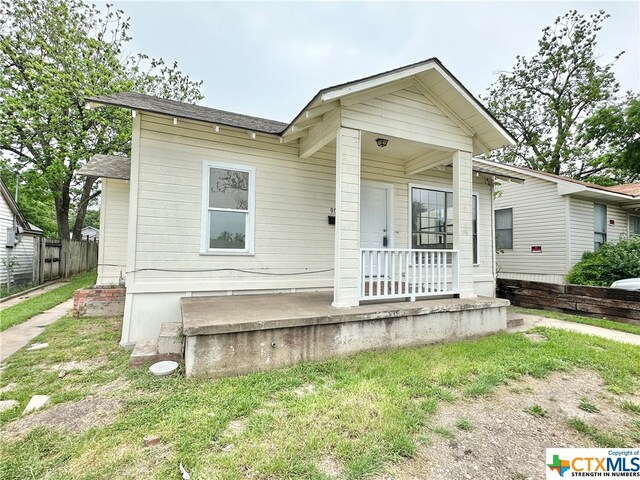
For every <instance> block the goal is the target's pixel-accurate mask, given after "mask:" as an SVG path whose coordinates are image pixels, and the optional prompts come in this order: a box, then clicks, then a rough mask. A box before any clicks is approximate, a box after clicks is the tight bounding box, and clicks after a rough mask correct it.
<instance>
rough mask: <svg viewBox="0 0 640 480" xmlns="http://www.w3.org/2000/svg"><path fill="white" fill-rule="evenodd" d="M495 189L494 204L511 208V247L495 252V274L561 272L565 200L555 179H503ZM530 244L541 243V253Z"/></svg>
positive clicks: (563, 269)
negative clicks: (559, 192) (533, 249)
mask: <svg viewBox="0 0 640 480" xmlns="http://www.w3.org/2000/svg"><path fill="white" fill-rule="evenodd" d="M497 190H498V191H499V192H500V194H499V196H498V198H496V200H495V208H496V209H502V208H513V250H505V251H501V252H499V253H498V254H497V257H496V263H497V266H498V277H502V276H504V275H508V276H509V278H523V279H524V278H532V277H531V275H551V276H555V278H558V276H561V275H565V274H566V273H567V272H566V255H567V253H566V251H567V247H566V243H567V237H566V225H565V224H566V218H567V215H566V201H565V198H564V197H561V196H559V195H558V193H557V187H556V185H555V183H552V182H547V181H545V180H540V179H537V178H533V177H528V178H527V179H526V181H525V183H524V184H513V183H506V184H503V185H500V186H498V187H497ZM572 232H573V231H572ZM592 234H593V232H592ZM532 246H541V247H542V253H531V247H532ZM519 274H521V275H522V277H520V276H519Z"/></svg>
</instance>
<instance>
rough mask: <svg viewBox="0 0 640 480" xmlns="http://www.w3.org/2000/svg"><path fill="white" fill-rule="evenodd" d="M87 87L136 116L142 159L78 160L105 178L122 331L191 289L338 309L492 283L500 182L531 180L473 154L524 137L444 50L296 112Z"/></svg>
mask: <svg viewBox="0 0 640 480" xmlns="http://www.w3.org/2000/svg"><path fill="white" fill-rule="evenodd" d="M87 102H88V104H87V106H88V107H89V108H96V107H101V106H113V107H124V108H128V109H130V110H132V113H133V117H134V119H133V136H132V151H131V160H130V161H129V160H128V159H122V158H118V157H105V156H98V157H94V158H93V159H92V160H91V162H89V163H88V165H87V166H86V167H85V168H84V169H83V171H82V172H81V173H86V174H90V175H95V176H99V177H101V178H102V181H103V184H102V200H101V217H100V229H101V235H100V239H101V241H100V250H99V252H100V254H99V257H100V258H99V268H98V284H111V283H117V282H118V279H119V277H120V276H121V275H125V276H126V287H127V292H126V307H125V319H124V324H123V332H122V344H123V345H132V344H134V343H135V342H137V341H139V340H141V339H144V338H148V337H151V336H154V335H157V334H158V331H159V329H160V325H161V324H162V323H163V322H176V321H180V318H181V298H183V297H201V296H228V295H240V294H270V293H292V292H322V291H325V292H333V293H332V296H333V301H332V302H331V301H328V302H327V307H329V303H331V305H333V307H335V312H336V313H339V312H348V311H349V309H350V308H351V307H357V306H358V305H359V304H360V303H361V302H366V301H368V300H386V301H398V300H400V301H402V300H405V299H410V300H413V299H415V298H416V297H423V296H445V297H447V296H448V297H453V296H456V297H457V296H459V297H461V298H467V299H469V298H475V297H476V296H478V295H480V296H489V297H492V296H494V291H495V271H494V252H495V248H494V244H493V238H494V236H493V225H492V219H493V213H492V212H493V206H492V203H493V182H494V180H495V179H496V178H502V179H504V180H505V181H508V180H513V181H518V180H519V178H518V176H517V175H513V174H511V173H510V172H509V171H507V170H506V169H505V168H504V167H503V166H501V165H498V164H483V165H478V164H476V163H474V161H473V160H472V156H473V155H477V154H480V153H483V152H487V151H490V150H493V149H496V148H501V147H503V146H506V145H510V144H512V143H513V142H514V140H513V138H512V137H511V135H510V134H509V133H508V132H507V131H506V130H505V129H504V127H502V126H501V125H500V123H499V122H498V121H496V120H495V118H494V117H493V116H492V115H491V114H490V113H489V112H488V111H487V110H486V109H485V107H484V106H483V105H481V104H480V102H479V101H478V100H477V99H476V98H474V97H473V96H472V95H471V94H470V93H469V92H468V90H466V89H465V87H464V86H462V84H460V82H459V81H458V80H457V79H456V78H455V77H454V76H453V75H452V74H451V73H450V72H449V71H448V70H447V69H446V68H445V67H444V66H443V65H442V64H441V63H440V62H439V61H438V60H437V59H430V60H427V61H424V62H420V63H417V64H414V65H409V66H407V67H403V68H400V69H396V70H392V71H389V72H385V73H382V74H379V75H375V76H372V77H368V78H365V79H361V80H357V81H353V82H349V83H346V84H342V85H338V86H335V87H330V88H326V89H324V90H321V91H320V92H319V93H318V94H317V95H316V96H315V97H313V98H312V99H311V101H310V102H309V103H308V104H307V106H305V107H304V108H303V110H302V111H301V112H300V114H299V115H297V116H296V118H295V119H294V120H293V121H292V122H291V123H288V124H287V123H282V122H277V121H272V120H266V119H261V118H255V117H249V116H246V115H240V114H236V113H230V112H224V111H220V110H215V109H212V108H207V107H202V106H195V105H190V104H185V103H180V102H176V101H171V100H164V99H160V98H157V97H151V96H146V95H141V94H134V93H120V94H112V95H105V96H99V97H91V98H88V99H87ZM520 181H521V180H520ZM381 278H383V279H384V281H381V280H380V279H381ZM503 307H504V305H502V307H501V308H502V315H504V308H503ZM456 308H457V307H456ZM460 308H476V307H470V306H468V305H467V306H465V307H460ZM212 310H215V309H214V308H213V307H212ZM213 313H215V312H212V314H213ZM478 315H480V314H478ZM482 318H485V317H480V316H478V317H476V319H477V322H476V323H477V324H480V323H481V322H485V321H486V319H484V320H482ZM487 318H488V317H487ZM452 322H453V320H452ZM502 322H503V323H502V324H504V322H506V320H504V319H503V320H502ZM487 324H488V323H487ZM487 328H489V327H487ZM275 345H276V343H275V342H274V343H273V345H272V346H273V347H274V348H275Z"/></svg>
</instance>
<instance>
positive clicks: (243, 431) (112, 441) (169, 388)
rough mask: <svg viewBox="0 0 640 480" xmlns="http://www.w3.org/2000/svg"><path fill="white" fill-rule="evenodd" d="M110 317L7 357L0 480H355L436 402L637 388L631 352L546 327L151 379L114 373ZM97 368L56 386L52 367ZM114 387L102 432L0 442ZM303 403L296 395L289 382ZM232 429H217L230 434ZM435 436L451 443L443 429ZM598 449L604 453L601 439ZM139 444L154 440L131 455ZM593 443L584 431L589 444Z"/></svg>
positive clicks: (374, 467) (374, 469)
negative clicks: (598, 383) (49, 411)
mask: <svg viewBox="0 0 640 480" xmlns="http://www.w3.org/2000/svg"><path fill="white" fill-rule="evenodd" d="M120 328H121V324H120V320H118V319H113V318H98V319H94V318H82V319H75V318H63V319H61V320H59V321H58V322H56V323H55V324H53V325H51V326H50V327H48V328H47V329H46V330H45V332H44V333H43V334H42V335H41V336H40V337H39V338H38V339H37V340H36V341H38V342H42V341H46V342H48V343H49V347H48V348H45V349H43V350H36V351H26V350H22V351H20V352H18V353H16V354H15V355H14V356H12V357H10V358H9V359H8V361H7V362H6V363H7V366H6V369H5V371H4V372H3V375H2V379H1V380H0V386H4V385H7V384H9V383H16V384H17V386H16V387H15V388H14V389H13V390H11V391H9V392H7V393H3V394H2V398H3V399H15V400H17V401H18V402H19V404H20V405H19V407H18V408H15V409H13V410H10V411H5V412H3V413H1V414H0V423H1V424H2V430H3V436H4V437H3V439H2V440H1V441H0V449H1V450H2V452H3V461H2V463H1V464H0V478H2V479H3V480H4V479H7V480H9V479H22V478H25V477H29V478H65V479H76V478H92V479H102V478H104V479H110V478H163V479H164V478H176V479H177V478H180V474H179V471H178V464H179V463H180V462H182V464H183V465H184V467H185V468H186V469H187V471H188V472H189V473H191V475H192V478H219V479H242V478H252V477H256V478H274V479H277V478H304V479H320V478H326V475H325V474H324V473H322V471H321V470H320V469H319V467H318V465H320V464H321V463H322V459H323V458H326V457H327V455H329V456H330V458H331V459H332V462H335V464H336V465H339V466H340V468H341V471H342V472H343V475H344V477H346V478H352V479H360V478H365V477H367V476H371V475H375V474H377V473H380V472H381V471H383V469H384V468H385V466H386V465H388V464H389V463H393V462H397V461H399V460H400V459H402V458H403V457H409V456H412V455H413V454H414V452H415V451H416V444H417V442H418V441H419V439H420V438H422V437H421V435H422V434H423V432H424V428H423V427H424V426H425V425H426V424H427V423H428V421H429V419H430V417H431V415H433V413H434V411H436V409H437V408H438V405H439V404H440V402H447V401H451V400H452V399H454V398H460V397H467V398H473V397H474V396H478V395H485V394H487V393H490V392H491V391H493V389H495V387H496V386H498V385H502V384H508V383H510V382H512V381H514V380H515V379H518V378H520V377H522V376H524V375H530V376H534V377H538V378H544V377H546V376H548V375H549V374H550V373H551V372H553V371H564V372H567V375H571V371H572V370H573V369H574V368H581V369H584V368H587V369H592V370H596V371H597V372H598V373H599V374H600V375H601V376H602V378H603V379H604V381H605V383H606V385H607V388H608V389H609V390H610V391H612V392H614V393H615V392H629V393H636V392H638V391H639V390H640V349H639V348H638V347H634V346H631V345H624V344H620V343H616V342H611V341H608V340H605V339H601V338H597V337H592V336H587V335H580V334H575V333H571V332H565V331H560V330H554V329H536V330H537V331H538V332H539V333H544V335H545V336H546V338H547V341H545V342H539V343H534V342H531V341H529V340H528V339H527V338H526V337H525V336H524V335H523V334H520V333H510V334H508V333H503V334H498V335H493V336H490V337H485V338H481V339H478V340H474V341H461V342H455V343H447V344H443V345H435V346H428V347H421V348H406V349H399V350H393V351H385V352H368V353H364V354H360V355H355V356H353V357H349V358H343V359H336V360H331V361H326V362H321V363H313V364H300V365H297V366H295V367H292V368H288V369H284V370H280V371H274V372H266V373H256V374H252V375H246V376H242V377H237V378H227V379H220V380H199V381H195V380H186V379H185V378H183V377H181V376H174V377H169V378H156V377H153V376H152V375H150V374H149V373H148V372H147V371H146V370H145V369H138V370H131V369H128V368H127V367H126V363H127V358H128V353H127V352H125V351H124V350H122V349H120V348H119V347H118V338H119V330H120ZM96 358H99V359H100V361H99V362H97V363H96V367H95V368H93V369H90V370H88V371H81V370H72V371H70V372H69V373H68V374H67V375H66V376H65V377H64V378H60V377H59V376H58V373H57V372H56V371H55V370H54V369H52V367H53V366H54V365H55V364H59V363H61V362H70V361H76V362H79V361H83V360H91V359H96ZM114 381H115V382H116V383H118V384H120V385H124V387H123V389H122V390H120V391H118V392H115V393H113V395H117V396H118V398H120V399H122V401H123V402H124V406H123V410H122V411H121V412H120V414H119V415H118V416H117V417H116V418H115V420H114V421H113V422H112V423H110V424H107V425H104V426H99V427H93V428H91V429H90V430H88V431H84V432H81V433H70V432H65V431H60V430H57V429H53V428H44V427H39V428H38V429H36V430H34V431H32V432H31V433H30V434H28V435H26V436H21V437H18V438H11V439H9V438H8V437H6V435H8V434H10V433H11V431H12V425H11V423H8V422H10V421H11V420H12V419H14V418H16V417H18V416H19V414H20V412H21V411H22V409H23V408H24V407H25V405H26V403H27V401H28V400H29V398H30V396H31V395H33V394H46V395H51V406H50V407H47V408H55V405H56V404H60V403H62V402H67V401H75V400H80V399H83V398H86V397H87V396H89V395H95V394H96V392H97V391H98V390H100V389H102V390H104V389H105V388H107V389H108V388H109V387H105V385H107V386H108V385H111V384H113V383H114ZM308 385H312V386H313V389H307V390H306V391H308V393H306V394H304V395H297V394H296V393H295V392H296V390H299V389H300V388H301V387H303V386H308ZM240 424H241V425H242V428H230V427H231V426H233V425H240ZM433 432H434V433H436V434H438V435H443V436H452V435H453V434H452V433H451V432H449V431H448V430H446V429H444V428H440V429H438V428H435V429H433ZM596 433H597V434H598V435H601V437H598V438H599V440H598V442H601V443H603V444H604V443H607V444H610V445H612V444H615V442H616V439H612V438H606V432H596ZM147 435H157V436H159V437H160V439H161V442H160V444H159V445H156V446H153V447H144V445H143V439H144V437H145V436H147ZM594 435H595V434H594Z"/></svg>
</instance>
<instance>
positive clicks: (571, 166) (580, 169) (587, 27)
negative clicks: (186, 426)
mask: <svg viewBox="0 0 640 480" xmlns="http://www.w3.org/2000/svg"><path fill="white" fill-rule="evenodd" d="M608 17H609V15H608V14H606V13H605V12H604V11H599V12H598V13H595V14H593V15H591V16H589V17H588V18H587V17H585V16H584V15H582V14H580V13H578V12H577V11H575V10H572V11H569V12H568V13H567V14H565V15H563V16H561V17H558V18H557V19H556V21H555V22H554V24H553V25H552V26H550V27H546V28H545V29H544V30H543V31H542V37H541V39H540V40H539V41H538V52H537V53H536V54H535V55H534V56H532V57H531V58H525V57H523V56H517V57H516V65H515V67H513V69H512V70H510V71H507V72H503V73H501V74H500V75H499V77H498V79H497V80H496V82H495V83H494V84H493V85H492V86H491V87H490V88H489V92H488V96H487V97H486V98H485V100H486V101H487V104H488V106H489V108H490V110H491V111H493V112H494V114H495V115H496V117H497V118H498V119H499V120H500V121H501V122H502V123H503V124H504V125H505V126H506V127H507V129H509V131H511V132H512V133H513V134H514V135H515V137H516V139H517V140H518V143H517V145H515V146H514V147H510V148H507V149H504V150H503V151H502V152H497V153H495V154H493V155H492V158H493V159H495V160H498V161H501V162H504V163H511V164H515V165H519V166H524V167H528V168H532V169H535V170H542V171H546V172H550V173H555V174H557V175H567V176H570V177H573V178H576V179H586V180H588V179H597V178H598V176H599V175H607V174H609V175H610V174H611V173H612V172H611V169H612V168H615V167H616V166H615V165H614V164H612V163H607V162H604V161H603V155H604V153H605V151H606V149H607V148H608V147H609V145H608V143H607V142H604V141H603V142H600V141H599V138H595V137H594V138H591V137H587V136H584V135H581V132H582V131H583V130H584V128H585V122H587V121H588V120H589V119H590V118H591V117H593V116H594V115H595V114H596V112H598V111H601V109H603V108H606V107H608V106H610V105H612V104H613V103H614V102H615V101H616V96H617V94H618V92H619V84H618V83H617V82H616V79H615V76H614V73H613V70H612V67H613V63H614V62H615V61H616V60H617V59H618V58H619V57H620V55H622V53H624V52H621V53H620V54H619V55H617V56H615V57H614V59H613V61H612V62H611V63H606V64H602V63H601V62H599V61H598V55H597V54H596V51H595V48H596V37H597V34H598V32H599V31H600V30H601V28H602V24H603V22H604V21H605V20H606V19H607V18H608ZM594 133H595V131H594ZM613 174H614V175H618V176H620V172H613Z"/></svg>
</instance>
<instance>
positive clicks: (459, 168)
mask: <svg viewBox="0 0 640 480" xmlns="http://www.w3.org/2000/svg"><path fill="white" fill-rule="evenodd" d="M471 165H472V160H471V152H463V151H460V150H458V151H457V152H455V153H454V154H453V248H454V250H459V251H460V275H459V277H458V278H459V282H460V298H474V297H476V295H475V294H474V292H473V231H472V230H473V223H472V222H473V211H472V204H471V202H472V200H473V197H472V182H473V171H472V166H471Z"/></svg>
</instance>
